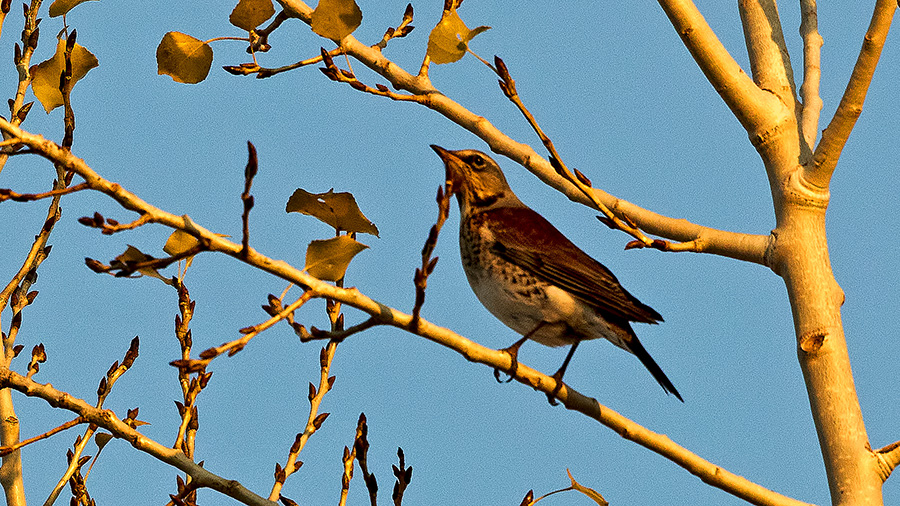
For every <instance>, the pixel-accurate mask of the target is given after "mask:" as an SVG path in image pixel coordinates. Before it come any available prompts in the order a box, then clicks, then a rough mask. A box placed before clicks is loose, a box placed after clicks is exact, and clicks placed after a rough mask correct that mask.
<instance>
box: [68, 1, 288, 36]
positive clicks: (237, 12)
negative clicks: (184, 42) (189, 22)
mask: <svg viewBox="0 0 900 506" xmlns="http://www.w3.org/2000/svg"><path fill="white" fill-rule="evenodd" d="M57 1H58V0H57ZM273 15H275V8H274V7H272V0H240V2H238V4H237V5H236V6H235V8H234V10H233V11H231V15H230V16H228V21H230V22H231V24H233V25H234V26H236V27H238V28H241V29H243V30H247V31H248V32H249V31H250V30H253V29H255V28H256V27H257V26H259V25H261V24H262V23H263V22H264V21H265V20H267V19H269V18H271V17H272V16H273Z"/></svg>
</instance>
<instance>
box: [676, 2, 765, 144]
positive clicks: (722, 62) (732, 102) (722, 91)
mask: <svg viewBox="0 0 900 506" xmlns="http://www.w3.org/2000/svg"><path fill="white" fill-rule="evenodd" d="M659 4H660V6H662V8H663V10H664V11H665V13H666V15H667V16H668V17H669V21H671V23H672V26H673V27H674V28H675V31H676V32H677V33H678V35H679V36H680V37H681V40H682V42H684V45H685V47H687V49H688V51H690V53H691V56H693V57H694V61H696V62H697V65H698V66H699V67H700V70H702V71H703V74H704V75H705V76H706V78H707V79H708V80H709V82H710V83H711V84H712V86H713V88H714V89H715V90H716V91H717V92H718V93H719V95H720V96H721V97H722V99H723V100H724V101H725V104H726V105H727V106H728V108H729V109H731V112H732V113H733V114H734V115H735V117H736V118H737V119H738V121H740V123H741V125H743V126H744V129H746V130H747V132H748V133H750V135H751V137H752V136H753V135H756V134H757V131H758V130H759V129H760V128H763V129H765V128H767V127H768V125H769V124H770V123H772V119H773V111H778V110H779V109H780V108H783V105H780V103H779V101H778V100H777V98H775V97H774V96H773V95H771V94H769V93H767V92H765V91H763V90H761V89H760V88H759V87H758V86H757V85H756V84H755V83H754V82H753V81H752V80H751V79H750V77H749V76H748V75H747V74H746V73H745V72H744V71H743V70H742V69H741V67H740V65H738V63H737V62H736V61H734V58H732V56H731V55H730V54H729V53H728V50H727V49H725V46H723V45H722V43H721V42H720V41H719V39H718V37H716V34H715V33H714V32H713V30H712V28H710V26H709V24H708V23H707V22H706V19H704V18H703V15H702V14H700V11H699V10H697V7H696V6H695V5H694V3H693V2H691V1H690V0H659Z"/></svg>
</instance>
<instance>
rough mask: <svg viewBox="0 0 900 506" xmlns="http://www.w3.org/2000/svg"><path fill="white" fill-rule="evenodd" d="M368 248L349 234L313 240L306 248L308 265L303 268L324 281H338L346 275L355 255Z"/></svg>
mask: <svg viewBox="0 0 900 506" xmlns="http://www.w3.org/2000/svg"><path fill="white" fill-rule="evenodd" d="M366 248H368V246H366V245H365V244H362V243H360V242H356V241H355V240H354V239H353V238H352V237H350V236H349V235H339V236H337V237H332V238H331V239H326V240H324V241H313V242H311V243H309V246H308V247H307V248H306V265H305V266H304V267H303V270H305V271H306V272H308V273H309V275H310V276H315V277H317V278H319V279H321V280H324V281H337V280H339V279H341V278H343V277H344V272H346V271H347V266H348V265H350V261H351V260H353V257H355V256H356V255H357V253H359V252H360V251H362V250H364V249H366Z"/></svg>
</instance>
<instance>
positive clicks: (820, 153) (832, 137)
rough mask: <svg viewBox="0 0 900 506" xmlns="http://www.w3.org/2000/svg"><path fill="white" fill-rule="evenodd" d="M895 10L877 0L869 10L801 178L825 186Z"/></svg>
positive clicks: (892, 0)
mask: <svg viewBox="0 0 900 506" xmlns="http://www.w3.org/2000/svg"><path fill="white" fill-rule="evenodd" d="M896 11H897V0H877V2H875V11H874V12H873V13H872V21H871V22H870V23H869V29H868V30H867V31H866V36H865V38H864V39H863V45H862V49H861V50H860V52H859V57H858V58H857V60H856V65H855V66H854V67H853V73H852V74H851V75H850V82H848V83H847V88H846V89H845V90H844V95H843V97H841V102H840V104H838V108H837V110H836V111H835V113H834V117H833V118H831V122H830V123H828V127H827V128H826V129H825V131H824V132H822V139H821V140H820V141H819V145H818V146H817V147H816V151H815V153H814V154H813V159H812V163H811V164H809V165H807V166H806V167H805V170H804V174H803V175H804V177H805V179H806V180H807V181H809V182H810V183H811V184H813V185H815V186H816V187H818V188H827V187H828V183H829V182H830V181H831V175H832V174H834V169H835V167H836V166H837V162H838V158H840V156H841V151H842V150H843V149H844V145H845V144H846V143H847V139H848V138H849V137H850V132H852V131H853V127H854V126H855V125H856V120H857V119H858V118H859V115H860V114H861V113H862V108H863V103H864V102H865V100H866V93H868V91H869V84H871V82H872V75H873V74H874V73H875V67H876V66H878V59H879V58H880V57H881V50H882V49H883V48H884V41H885V39H886V38H887V34H888V31H889V30H890V28H891V22H892V21H893V19H894V13H895V12H896Z"/></svg>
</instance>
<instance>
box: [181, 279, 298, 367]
mask: <svg viewBox="0 0 900 506" xmlns="http://www.w3.org/2000/svg"><path fill="white" fill-rule="evenodd" d="M314 295H315V294H314V293H313V292H311V291H306V292H304V293H303V295H302V296H300V298H299V299H297V300H296V301H294V302H293V303H292V304H290V305H289V306H287V307H286V308H284V309H283V310H281V311H280V312H279V313H278V314H276V315H274V316H272V317H271V318H269V319H268V320H266V321H264V322H262V323H259V324H257V325H254V326H252V327H244V328H242V329H241V330H240V332H241V333H242V334H244V335H243V336H241V337H240V338H238V339H234V340H232V341H228V342H227V343H223V344H221V345H219V346H216V347H213V348H208V349H206V350H204V351H202V352H201V353H200V358H199V359H191V358H187V359H185V358H182V359H180V360H173V361H172V362H170V363H169V365H172V366H175V367H178V368H183V369H185V370H186V371H188V372H198V371H203V370H204V369H206V366H207V365H209V363H210V362H212V361H213V359H215V358H216V357H218V356H220V355H222V354H223V353H226V352H227V353H228V356H229V357H231V356H234V354H236V353H238V352H240V351H241V350H243V349H244V346H246V345H247V343H249V342H250V340H251V339H253V338H254V337H256V336H257V335H259V334H260V333H262V332H263V331H264V330H266V329H268V328H270V327H272V326H273V325H275V324H276V323H278V322H280V321H281V320H284V319H287V318H288V315H291V314H293V312H294V311H296V310H297V309H300V307H302V306H303V304H306V303H307V302H308V301H309V300H310V299H312V298H313V297H314Z"/></svg>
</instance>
